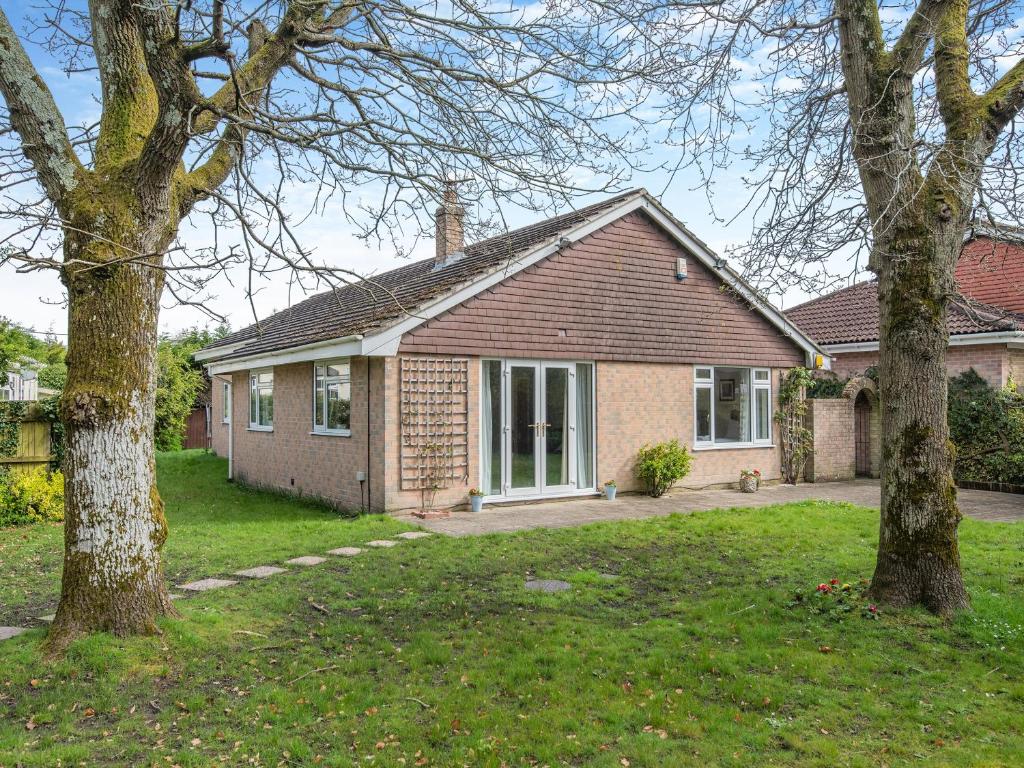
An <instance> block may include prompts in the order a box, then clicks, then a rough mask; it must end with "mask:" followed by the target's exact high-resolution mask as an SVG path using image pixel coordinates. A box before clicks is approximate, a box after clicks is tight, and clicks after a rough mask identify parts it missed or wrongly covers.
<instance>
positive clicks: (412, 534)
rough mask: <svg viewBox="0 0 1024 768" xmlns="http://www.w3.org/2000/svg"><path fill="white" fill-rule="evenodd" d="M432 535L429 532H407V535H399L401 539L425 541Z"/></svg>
mask: <svg viewBox="0 0 1024 768" xmlns="http://www.w3.org/2000/svg"><path fill="white" fill-rule="evenodd" d="M429 535H430V534H429V533H427V531H406V532H405V533H400V534H398V538H400V539H425V538H427V536H429Z"/></svg>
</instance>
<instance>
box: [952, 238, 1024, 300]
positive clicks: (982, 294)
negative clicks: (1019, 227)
mask: <svg viewBox="0 0 1024 768" xmlns="http://www.w3.org/2000/svg"><path fill="white" fill-rule="evenodd" d="M956 281H957V283H958V284H959V285H960V290H961V292H962V293H964V294H965V295H966V296H970V297H972V298H974V299H976V300H978V301H983V302H985V303H987V304H992V305H993V306H996V307H1002V308H1003V309H1006V310H1009V311H1010V312H1024V239H1022V238H1021V233H1020V232H1019V231H1016V232H1014V231H1002V232H996V231H986V232H978V233H977V234H976V236H975V237H973V238H972V239H971V240H970V241H969V242H967V243H966V244H965V245H964V247H963V250H962V251H961V252H960V260H959V261H957V264H956Z"/></svg>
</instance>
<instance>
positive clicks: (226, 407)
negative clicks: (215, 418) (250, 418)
mask: <svg viewBox="0 0 1024 768" xmlns="http://www.w3.org/2000/svg"><path fill="white" fill-rule="evenodd" d="M220 396H221V398H223V400H224V402H222V403H221V407H220V423H221V424H230V423H231V382H230V381H222V382H221V383H220ZM251 412H252V411H250V413H251Z"/></svg>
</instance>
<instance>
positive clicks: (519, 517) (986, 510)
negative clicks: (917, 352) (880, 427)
mask: <svg viewBox="0 0 1024 768" xmlns="http://www.w3.org/2000/svg"><path fill="white" fill-rule="evenodd" d="M957 497H958V499H959V501H960V510H961V511H962V512H963V513H964V515H966V516H968V517H973V518H975V519H978V520H987V521H991V522H1016V521H1021V520H1024V495H1021V494H1013V493H994V492H992V491H974V490H967V489H960V490H959V491H958V494H957ZM811 499H818V500H821V501H846V502H850V503H851V504H856V505H858V506H861V507H874V508H875V509H877V508H878V507H879V505H880V503H881V490H880V486H879V482H878V480H867V479H864V480H849V481H843V482H836V483H801V484H800V485H795V486H794V485H781V484H780V485H767V486H764V487H762V488H761V489H760V490H759V491H758V492H757V493H741V492H740V491H738V490H732V489H721V490H688V489H682V488H681V489H674V490H672V491H671V492H669V493H667V494H666V495H664V496H662V497H661V498H660V499H652V498H650V497H649V496H644V495H640V494H626V495H622V494H620V495H619V496H618V498H616V499H615V501H608V500H607V499H603V498H598V497H597V496H596V495H595V497H593V498H590V497H588V498H584V499H561V500H557V501H545V502H538V503H531V504H498V505H494V504H491V505H487V506H485V507H484V509H483V511H481V512H478V513H473V512H463V511H453V512H452V513H451V516H449V517H447V518H442V519H435V520H418V519H414V518H412V517H411V516H408V515H400V516H399V519H402V520H406V521H408V522H410V523H413V524H415V525H418V526H421V527H423V528H427V529H428V530H430V531H433V532H434V533H441V534H445V535H447V536H478V535H483V534H487V533H501V532H510V531H524V530H529V529H533V528H570V527H573V526H578V525H587V524H589V523H601V522H608V521H613V520H641V519H644V518H648V517H663V516H665V515H671V514H673V513H681V514H687V513H690V512H701V511H705V510H710V509H728V508H730V507H767V506H770V505H772V504H787V503H789V502H794V501H807V500H811Z"/></svg>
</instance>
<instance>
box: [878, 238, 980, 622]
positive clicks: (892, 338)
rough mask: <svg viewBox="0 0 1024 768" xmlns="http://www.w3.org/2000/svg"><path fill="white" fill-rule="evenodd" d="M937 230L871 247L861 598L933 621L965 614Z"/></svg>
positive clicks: (944, 285) (943, 248)
mask: <svg viewBox="0 0 1024 768" xmlns="http://www.w3.org/2000/svg"><path fill="white" fill-rule="evenodd" d="M945 229H946V228H945V227H944V226H943V223H941V222H935V223H932V224H929V225H927V226H924V227H922V228H920V229H917V232H919V233H920V234H919V235H917V236H905V237H900V238H897V239H896V240H895V241H894V242H888V243H884V244H882V245H880V246H879V250H880V251H882V252H880V253H879V254H877V258H876V259H875V262H876V264H878V265H879V266H880V269H879V288H878V293H879V303H880V309H881V316H880V319H881V333H880V356H879V365H880V369H879V384H880V399H881V404H882V414H881V427H882V446H883V451H882V467H881V470H882V471H881V474H882V516H881V528H880V535H879V545H878V559H877V563H876V566H875V574H874V578H873V579H872V582H871V594H872V596H873V597H874V598H875V599H876V600H878V601H879V602H884V603H886V604H889V605H893V606H897V607H903V606H909V605H915V604H923V605H924V606H925V607H926V608H928V609H929V610H931V611H933V612H935V613H939V614H942V615H949V614H951V613H953V612H955V611H958V610H962V609H964V608H967V607H968V605H969V600H968V597H967V591H966V589H965V588H964V583H963V577H962V575H961V572H960V550H959V546H958V543H957V526H958V525H959V523H960V519H961V515H960V511H959V510H958V508H957V503H956V487H955V485H954V483H953V447H952V444H951V443H950V441H949V428H948V426H947V422H946V396H947V392H946V390H947V379H946V346H947V344H948V340H949V339H948V334H947V331H946V304H947V300H946V297H947V296H948V295H949V294H950V293H951V292H952V288H953V286H951V285H948V283H949V282H950V280H951V277H950V276H951V275H952V273H953V272H952V267H951V266H950V265H951V263H953V262H955V260H956V256H957V255H958V253H959V246H960V241H959V238H956V237H953V236H950V235H948V234H946V233H945V231H944V230H945Z"/></svg>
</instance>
